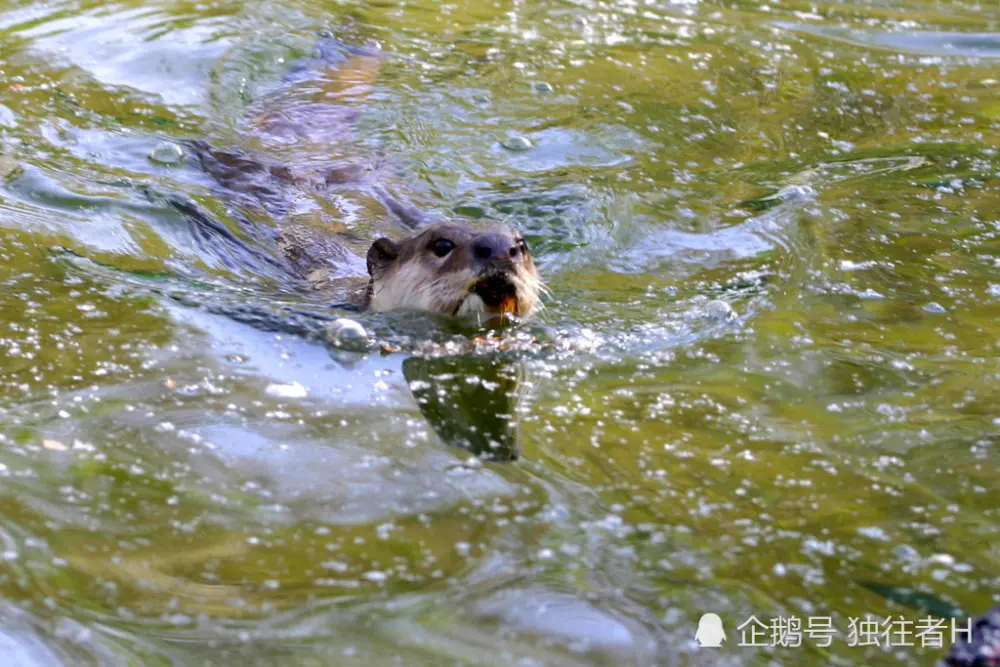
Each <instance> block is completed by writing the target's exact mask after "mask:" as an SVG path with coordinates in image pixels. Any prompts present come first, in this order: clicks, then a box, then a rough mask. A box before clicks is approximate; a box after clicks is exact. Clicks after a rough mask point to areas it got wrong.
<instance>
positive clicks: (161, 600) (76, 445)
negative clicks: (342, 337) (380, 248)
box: [0, 0, 1000, 666]
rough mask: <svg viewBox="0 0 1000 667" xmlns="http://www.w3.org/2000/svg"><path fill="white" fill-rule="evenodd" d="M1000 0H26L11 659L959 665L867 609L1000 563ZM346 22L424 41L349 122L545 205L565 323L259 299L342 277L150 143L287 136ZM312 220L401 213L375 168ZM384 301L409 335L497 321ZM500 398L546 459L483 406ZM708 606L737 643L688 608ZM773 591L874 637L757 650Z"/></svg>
mask: <svg viewBox="0 0 1000 667" xmlns="http://www.w3.org/2000/svg"><path fill="white" fill-rule="evenodd" d="M998 23H1000V10H998V9H997V8H996V6H995V5H994V4H993V3H978V2H973V1H972V0H948V1H943V0H942V1H941V2H930V1H926V0H923V1H917V2H904V1H903V0H853V1H852V2H804V1H802V2H799V1H797V0H785V1H779V2H773V3H770V4H767V5H765V4H760V3H757V2H750V1H749V0H735V1H725V2H723V1H714V0H701V1H699V0H660V1H647V2H635V1H634V0H621V1H620V2H602V1H597V0H538V1H536V2H531V3H528V2H523V0H499V1H497V2H480V1H478V0H470V1H469V2H466V3H462V2H457V3H451V2H432V1H430V0H412V1H408V2H405V3H380V2H371V3H363V2H352V1H348V0H344V1H341V2H327V3H314V2H304V1H302V0H282V1H281V2H277V3H269V2H259V1H258V0H250V1H249V2H245V3H242V2H215V3H192V2H167V1H164V2H143V3H139V2H110V3H108V2H100V3H98V2H92V1H90V0H84V1H81V2H65V1H63V0H56V1H54V2H49V3H46V4H44V5H43V4H39V3H33V2H27V1H24V0H20V1H13V2H12V1H10V0H2V1H0V176H2V182H0V354H2V362H0V507H2V512H0V543H2V548H0V551H2V558H0V595H2V601H0V651H2V652H3V654H4V655H5V656H6V657H5V658H4V664H17V665H22V664H23V665H55V664H73V665H76V664H84V665H102V666H104V665H209V664H210V665H229V664H242V665H276V664H281V665H441V664H466V665H515V664H517V665H595V664H608V665H610V664H628V665H632V664H635V665H715V664H733V665H736V664H754V665H756V664H760V665H764V664H779V665H804V664H806V665H813V664H815V665H823V664H840V665H881V664H906V665H912V664H925V665H931V664H933V663H934V662H935V660H936V659H938V658H939V657H940V655H941V654H942V650H940V649H935V648H921V647H920V646H919V642H917V644H918V645H917V646H916V647H911V648H903V647H898V646H896V647H892V648H884V647H871V646H869V647H861V646H850V645H849V642H848V636H847V632H848V625H849V622H850V619H852V618H857V617H862V616H865V615H871V616H872V617H873V618H878V619H882V618H885V617H887V616H892V617H895V618H905V619H909V620H912V621H916V620H917V619H919V618H922V617H925V616H928V615H931V616H947V615H948V614H957V615H963V616H964V615H966V614H970V613H981V612H982V611H984V610H985V609H986V608H988V607H989V606H991V605H992V604H994V603H995V602H996V601H997V599H998V597H1000V551H998V550H997V547H996V546H995V545H996V543H995V542H993V540H994V539H996V535H997V532H998V529H1000V518H998V507H997V502H996V499H995V496H994V495H993V493H994V489H995V484H996V479H997V463H996V460H997V453H996V450H995V447H997V446H998V444H1000V407H998V406H1000V392H998V390H997V386H998V379H1000V213H998V211H1000V187H998V186H1000V180H998V176H1000V158H998V155H997V144H998V141H1000V74H998V72H1000V69H998V66H1000V60H998V58H1000V25H998ZM322 29H333V30H334V31H335V32H336V33H337V35H338V36H339V37H340V38H341V39H343V40H344V41H348V42H352V43H363V42H365V41H367V40H377V41H378V42H380V43H381V44H382V45H383V47H384V49H385V50H386V51H387V52H388V54H389V58H388V60H387V62H386V65H385V70H384V71H383V73H382V75H381V78H380V79H379V80H378V82H377V84H376V85H375V88H374V90H373V91H372V94H371V96H370V98H369V100H368V102H367V105H366V107H365V113H364V115H363V116H362V118H361V119H360V121H359V124H358V126H357V128H356V131H355V133H354V134H353V135H350V136H346V137H345V138H344V140H343V142H342V143H338V144H337V145H336V146H331V147H328V148H327V149H325V150H329V151H330V152H331V154H334V153H335V154H337V155H341V156H350V155H369V156H370V155H377V156H379V159H380V160H382V161H383V162H384V164H385V165H387V166H386V170H387V172H386V173H387V174H388V175H387V177H386V178H387V180H388V182H389V183H390V184H391V186H392V187H393V188H394V191H396V192H399V193H402V194H405V195H406V196H407V197H408V198H409V199H410V200H412V201H413V202H414V203H416V204H418V205H419V206H421V207H423V208H424V209H426V210H428V211H431V212H432V213H435V214H438V215H441V216H448V215H451V214H455V213H460V214H462V215H466V216H473V217H492V218H505V217H508V216H509V219H510V220H511V221H512V222H515V223H516V224H517V225H519V226H520V227H521V228H523V229H524V231H525V232H526V234H527V236H528V238H529V240H530V241H531V243H532V244H533V246H534V248H535V251H536V255H537V257H538V261H539V264H540V267H541V270H542V273H543V275H544V277H545V278H546V280H547V283H548V285H549V287H550V288H551V290H552V296H551V297H550V298H549V299H548V300H547V303H546V309H545V311H544V312H543V313H542V315H541V316H540V318H538V320H537V321H536V322H534V323H532V324H530V325H528V326H527V327H526V330H525V336H527V337H528V338H529V339H530V338H531V337H534V336H540V337H542V338H544V339H545V340H549V341H561V342H559V343H558V344H556V345H548V346H543V349H541V350H539V349H538V348H537V347H534V348H533V347H531V346H530V345H528V346H525V347H524V349H520V348H519V349H514V350H508V351H506V352H496V351H493V352H490V351H487V352H486V353H484V354H480V355H478V356H475V355H473V356H469V355H466V356H458V357H452V358H448V357H444V358H434V359H425V358H422V357H421V356H413V355H411V354H409V353H408V352H406V351H405V350H404V351H400V352H396V353H392V354H381V353H378V352H376V353H373V354H370V355H367V356H364V355H350V354H344V353H341V352H333V351H331V350H330V349H328V347H327V346H326V345H324V344H323V343H322V341H319V340H317V339H315V338H313V337H310V336H309V335H308V333H309V332H310V331H311V330H312V329H311V328H310V326H311V325H310V326H303V327H298V328H296V327H291V326H289V327H288V330H277V331H276V330H273V327H268V326H263V325H262V322H263V323H267V322H271V323H274V322H278V323H279V324H280V322H281V321H282V319H283V317H284V316H283V315H282V313H285V312H287V310H282V308H285V309H288V308H291V309H294V310H296V311H301V312H303V313H306V314H305V315H302V316H301V318H300V319H302V321H303V322H306V323H307V324H308V323H312V324H314V325H316V326H321V324H322V320H321V319H317V318H321V316H322V314H323V308H322V299H321V298H320V297H317V296H315V295H310V294H306V293H302V292H299V291H296V290H294V289H292V288H291V287H289V286H287V285H285V284H283V283H282V281H281V280H280V279H277V278H275V276H273V275H270V274H269V273H268V272H267V271H264V270H260V269H257V268H255V267H254V266H253V265H248V264H242V263H240V262H239V261H232V258H231V257H230V258H229V260H230V261H227V257H226V255H225V253H222V252H220V251H219V250H218V248H214V247H212V246H211V245H210V244H206V243H204V242H202V241H201V240H199V238H198V237H197V236H196V235H195V234H194V233H193V232H192V229H191V225H190V223H189V222H188V221H187V220H185V219H184V218H183V217H182V216H180V215H179V214H178V213H177V212H176V211H175V210H174V209H173V208H171V207H170V206H169V204H167V203H166V197H167V196H168V195H183V196H185V197H187V198H189V199H190V200H191V201H193V202H196V203H197V204H199V205H200V206H202V207H203V208H204V209H205V210H206V211H208V212H210V213H211V214H212V215H213V216H216V217H217V218H219V219H220V220H222V221H224V222H225V223H226V224H228V225H229V226H230V227H231V228H232V229H233V230H236V231H237V232H238V233H240V234H243V233H244V231H243V230H242V228H241V226H240V225H241V224H242V223H240V222H238V221H237V220H236V219H235V218H234V217H233V215H232V211H228V210H227V208H226V206H225V205H224V202H223V200H222V199H221V198H220V194H219V192H218V191H217V189H216V188H215V187H214V185H213V183H212V182H211V181H210V180H209V179H208V178H207V177H206V176H205V175H204V174H202V173H201V172H200V171H199V170H198V169H197V168H196V167H195V166H193V165H192V164H190V163H182V164H178V165H163V164H157V163H155V162H153V161H151V160H150V159H149V155H150V152H151V151H152V149H153V148H154V147H155V146H156V145H157V144H158V143H160V142H162V141H164V140H183V139H205V140H207V141H209V142H211V143H212V144H214V145H217V146H223V147H240V148H253V146H251V145H250V143H249V139H248V136H249V132H248V125H247V124H248V117H249V115H250V113H251V111H252V108H253V106H254V104H256V103H258V101H259V100H261V99H264V98H267V97H268V95H273V94H275V91H276V90H277V89H278V88H279V85H278V83H279V81H280V80H281V78H282V76H283V74H284V73H285V72H286V71H287V70H288V68H289V67H290V66H291V64H292V63H293V62H294V61H295V60H297V59H299V58H301V57H304V56H309V55H310V53H311V51H312V45H313V43H314V40H315V33H316V32H317V31H319V30H322ZM518 136H520V137H525V138H527V139H529V140H530V141H531V143H532V145H533V148H531V149H530V150H524V151H511V150H508V149H506V148H504V147H503V146H502V143H503V142H505V141H508V140H509V139H510V138H511V137H518ZM301 151H302V147H301V146H299V145H296V144H289V145H285V146H278V147H272V149H271V155H272V156H273V157H274V159H276V160H277V159H292V158H293V157H296V156H299V157H301V155H300V153H301ZM289 216H291V217H295V218H296V219H297V220H298V221H300V222H302V221H305V222H306V223H307V224H311V225H318V226H326V227H327V228H329V229H331V230H334V229H335V230H350V231H352V232H353V233H355V234H356V237H357V238H358V239H361V241H359V243H361V242H362V241H364V240H366V239H370V238H371V235H372V234H374V233H375V232H376V231H382V232H390V233H394V234H397V235H398V234H400V233H401V231H400V230H399V227H398V226H394V223H393V221H392V220H391V219H390V218H388V217H387V215H386V213H385V211H384V210H383V209H382V208H381V205H380V204H379V203H378V201H377V200H376V199H375V198H373V197H372V196H370V194H369V193H366V192H363V191H361V190H355V191H352V190H351V189H350V188H347V189H341V190H338V191H337V192H334V193H327V194H323V193H313V192H308V193H301V194H300V195H299V200H298V201H297V202H296V207H295V209H294V210H293V211H292V212H290V213H289ZM257 222H258V223H259V224H262V225H273V224H276V221H274V220H271V219H268V218H267V217H266V216H258V220H257ZM720 301H721V302H724V303H726V304H728V305H729V306H730V307H731V308H732V311H733V312H732V313H727V312H726V311H725V309H724V308H723V306H722V305H721V304H720V303H718V302H720ZM234 304H240V305H242V306H245V307H246V308H247V309H248V311H252V312H256V313H265V314H266V316H265V317H262V318H258V319H257V320H254V321H252V320H253V318H243V319H241V318H239V317H233V316H230V315H227V314H225V313H227V312H230V311H232V310H233V308H232V306H233V305H234ZM200 305H202V306H206V307H204V308H199V307H198V306H200ZM219 313H223V314H219ZM360 319H361V321H362V322H363V323H364V324H365V325H366V326H368V327H369V328H370V329H371V330H372V331H375V332H376V334H377V337H378V339H379V341H387V342H388V343H389V344H391V345H394V346H396V347H400V348H403V347H405V345H404V343H408V342H409V343H414V341H415V340H416V339H418V338H420V337H421V336H424V337H434V338H435V339H436V340H440V339H441V337H442V336H445V337H447V336H453V337H455V336H457V338H455V339H454V340H453V341H452V342H453V343H455V342H456V341H457V343H458V344H460V343H461V341H462V335H464V334H462V333H461V332H459V333H458V334H454V333H442V332H441V331H440V329H441V327H444V328H445V329H447V325H445V324H441V323H437V322H433V321H431V322H427V321H421V320H420V318H406V317H391V316H390V317H386V316H379V317H372V316H362V317H361V318H360ZM317 322H318V323H319V324H317ZM269 328H271V329H272V330H268V329H269ZM279 328H280V327H279ZM314 328H315V327H313V329H314ZM414 331H416V332H418V333H417V334H414ZM428 332H429V333H428ZM465 340H467V339H465ZM418 342H419V341H418ZM581 342H582V344H581ZM415 344H416V343H414V345H415ZM408 349H412V346H411V348H408ZM294 383H297V384H298V385H301V387H295V389H296V392H295V395H293V396H287V395H285V396H283V395H281V388H282V387H281V386H283V385H294ZM276 386H277V389H276ZM303 393H304V394H305V396H302V395H301V394H303ZM498 415H503V417H498ZM509 415H516V416H517V420H516V422H517V423H516V424H515V425H512V422H511V420H510V419H509V418H507V416H509ZM489 440H493V441H494V442H495V443H499V444H500V445H501V446H502V451H503V452H506V453H508V454H511V453H514V454H519V458H518V459H517V460H516V461H515V462H506V463H505V462H486V463H483V464H477V462H476V461H475V460H471V461H470V460H469V459H470V453H469V452H468V451H466V450H463V449H461V448H459V447H456V446H455V445H456V443H463V442H464V443H466V444H467V445H469V446H473V447H476V446H478V445H477V444H476V443H479V444H480V445H481V444H482V442H483V441H489ZM990 498H994V499H993V500H990ZM703 612H714V613H717V614H719V615H720V616H721V617H722V619H723V622H724V623H725V627H726V629H727V631H728V640H729V641H728V643H727V645H726V646H725V647H724V648H722V649H701V648H699V647H698V645H697V644H696V643H695V642H694V634H695V629H696V627H697V625H698V619H699V617H700V616H701V614H702V613H703ZM751 615H755V616H757V617H758V618H762V619H764V620H765V621H767V620H769V619H771V618H774V617H793V616H794V617H799V618H801V619H803V625H805V622H806V621H805V619H806V618H808V617H832V619H833V623H834V625H835V626H836V627H837V628H838V629H839V630H840V633H841V634H840V635H839V636H838V637H837V638H836V640H835V641H833V642H832V644H831V645H830V646H829V647H827V648H821V647H818V646H817V645H816V643H815V642H814V641H812V640H811V639H808V638H806V639H804V640H803V646H802V647H799V648H787V647H767V646H765V647H756V648H755V647H738V646H737V645H736V644H737V642H738V639H739V635H738V633H737V632H736V626H737V624H739V623H742V622H743V621H744V620H745V619H747V618H749V617H750V616H751Z"/></svg>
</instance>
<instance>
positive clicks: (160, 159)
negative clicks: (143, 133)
mask: <svg viewBox="0 0 1000 667" xmlns="http://www.w3.org/2000/svg"><path fill="white" fill-rule="evenodd" d="M149 159H150V160H152V161H153V162H156V163H157V164H177V163H178V162H180V161H181V160H183V159H184V151H183V149H181V147H180V146H178V145H177V144H175V143H173V142H171V141H161V142H160V143H158V144H156V146H155V147H154V148H153V150H152V151H150V153H149Z"/></svg>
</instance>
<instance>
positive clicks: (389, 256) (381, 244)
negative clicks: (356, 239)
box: [368, 237, 399, 276]
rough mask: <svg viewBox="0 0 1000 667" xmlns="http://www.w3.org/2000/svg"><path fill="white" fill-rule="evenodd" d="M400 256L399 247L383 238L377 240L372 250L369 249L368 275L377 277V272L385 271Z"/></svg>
mask: <svg viewBox="0 0 1000 667" xmlns="http://www.w3.org/2000/svg"><path fill="white" fill-rule="evenodd" d="M398 255H399V246H398V245H396V244H395V243H393V242H392V241H390V240H389V239H387V238H385V237H382V238H380V239H376V240H375V243H373V244H372V247H371V248H368V275H370V276H373V275H375V272H376V271H383V270H385V269H386V267H388V266H389V265H390V264H392V263H393V262H394V261H395V260H396V257H397V256H398Z"/></svg>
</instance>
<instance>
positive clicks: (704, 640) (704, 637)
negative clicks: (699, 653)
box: [694, 614, 726, 648]
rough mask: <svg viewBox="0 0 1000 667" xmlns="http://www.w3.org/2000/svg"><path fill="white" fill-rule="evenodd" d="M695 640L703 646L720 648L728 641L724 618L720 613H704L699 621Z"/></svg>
mask: <svg viewBox="0 0 1000 667" xmlns="http://www.w3.org/2000/svg"><path fill="white" fill-rule="evenodd" d="M694 640H695V641H696V642H698V644H699V645H700V646H701V647H702V648H720V647H721V646H722V642H724V641H726V631H725V630H723V629H722V619H721V618H719V615H718V614H703V615H702V617H701V620H700V621H698V632H696V633H695V635H694Z"/></svg>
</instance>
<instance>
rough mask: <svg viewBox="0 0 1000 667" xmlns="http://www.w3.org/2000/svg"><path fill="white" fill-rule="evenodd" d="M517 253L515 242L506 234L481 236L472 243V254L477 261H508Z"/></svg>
mask: <svg viewBox="0 0 1000 667" xmlns="http://www.w3.org/2000/svg"><path fill="white" fill-rule="evenodd" d="M519 252H520V248H518V245H517V242H516V241H515V240H514V239H512V238H511V237H510V236H508V235H506V234H482V235H480V236H479V237H477V238H476V240H475V241H473V242H472V254H473V255H474V256H475V257H476V259H479V260H485V261H490V260H498V259H502V260H509V259H511V258H513V257H517V255H518V253H519Z"/></svg>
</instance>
